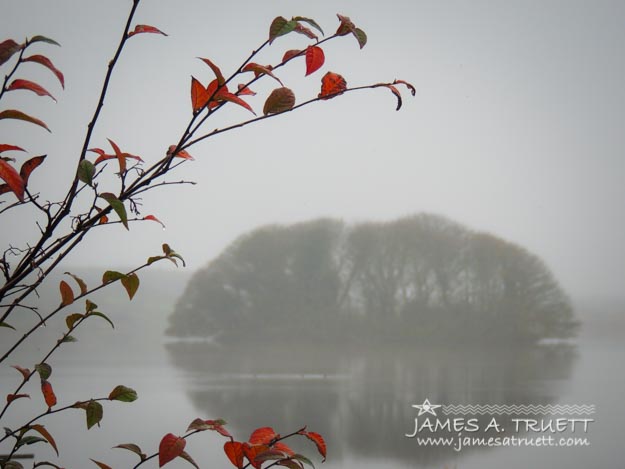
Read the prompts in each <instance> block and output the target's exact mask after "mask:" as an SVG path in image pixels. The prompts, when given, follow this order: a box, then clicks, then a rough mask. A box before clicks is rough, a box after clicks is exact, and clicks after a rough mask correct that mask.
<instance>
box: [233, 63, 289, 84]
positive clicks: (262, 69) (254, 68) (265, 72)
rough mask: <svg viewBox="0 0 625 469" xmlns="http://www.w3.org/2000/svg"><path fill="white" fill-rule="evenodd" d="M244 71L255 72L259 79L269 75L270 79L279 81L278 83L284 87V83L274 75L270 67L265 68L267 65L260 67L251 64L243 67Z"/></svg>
mask: <svg viewBox="0 0 625 469" xmlns="http://www.w3.org/2000/svg"><path fill="white" fill-rule="evenodd" d="M242 71H243V72H254V76H255V77H259V76H261V75H269V76H270V77H272V78H273V79H274V80H277V81H278V83H280V84H281V85H282V82H281V81H280V79H279V78H278V77H277V76H275V75H274V74H273V73H272V71H271V66H270V65H267V66H265V65H259V64H257V63H254V62H250V63H248V64H247V65H246V66H245V67H243V69H242Z"/></svg>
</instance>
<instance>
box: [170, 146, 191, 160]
mask: <svg viewBox="0 0 625 469" xmlns="http://www.w3.org/2000/svg"><path fill="white" fill-rule="evenodd" d="M175 149H176V145H170V146H169V148H168V149H167V156H172V155H171V154H172V152H173V151H174V150H175ZM174 158H182V159H183V160H191V161H194V160H195V158H193V157H192V156H191V155H190V154H189V152H187V150H178V151H177V152H176V154H175V155H174Z"/></svg>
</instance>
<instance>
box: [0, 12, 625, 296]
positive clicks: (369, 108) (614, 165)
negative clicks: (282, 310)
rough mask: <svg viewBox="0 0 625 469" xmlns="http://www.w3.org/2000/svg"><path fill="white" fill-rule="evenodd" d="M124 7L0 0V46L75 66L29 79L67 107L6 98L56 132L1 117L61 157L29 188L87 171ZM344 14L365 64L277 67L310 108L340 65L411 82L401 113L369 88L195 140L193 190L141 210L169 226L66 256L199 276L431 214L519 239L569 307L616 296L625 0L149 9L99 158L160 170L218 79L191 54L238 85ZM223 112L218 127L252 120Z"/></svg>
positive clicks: (99, 238)
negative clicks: (239, 258)
mask: <svg viewBox="0 0 625 469" xmlns="http://www.w3.org/2000/svg"><path fill="white" fill-rule="evenodd" d="M130 4H131V2H130V1H129V0H123V1H122V0H108V1H106V2H102V1H95V0H74V1H70V0H60V1H54V2H50V1H43V0H41V1H30V0H24V1H20V2H6V3H5V4H4V5H3V9H2V10H3V12H2V18H1V19H0V23H1V24H2V29H1V30H2V36H3V37H2V38H0V40H3V39H5V38H14V39H16V40H20V39H21V38H24V37H26V36H32V35H35V34H44V35H46V36H50V37H52V38H54V39H56V40H57V41H59V42H60V43H61V44H62V46H63V47H62V48H60V49H59V48H54V47H50V46H45V47H44V46H41V47H38V48H37V49H36V51H37V53H44V54H46V55H48V56H49V57H50V58H51V59H52V60H53V62H54V63H55V64H56V65H57V66H58V67H59V68H60V69H62V70H63V72H64V73H65V77H66V89H65V91H62V90H61V89H60V86H59V85H58V83H57V82H55V81H54V78H53V77H52V75H51V74H50V73H48V72H47V71H45V70H43V71H42V70H39V69H38V68H37V67H35V66H32V65H31V66H29V68H26V67H25V68H24V70H23V73H22V74H21V75H20V76H23V77H24V78H28V79H33V80H35V81H39V82H40V83H41V84H42V85H43V86H45V87H46V88H48V89H49V90H50V91H51V92H52V93H53V94H54V95H55V96H56V97H57V99H58V101H59V102H58V103H57V104H54V103H53V102H52V101H51V100H49V99H47V98H38V97H36V96H34V95H31V94H27V93H26V92H14V93H11V94H10V95H9V96H7V99H6V101H5V100H4V99H3V101H4V102H3V103H0V106H1V108H2V109H6V108H19V109H22V110H24V111H26V112H30V113H31V114H33V115H35V116H37V117H39V118H41V119H43V120H45V121H46V122H47V123H48V125H49V126H50V128H51V129H52V131H53V133H52V134H48V133H47V132H45V131H43V130H41V129H39V128H36V127H35V126H30V125H27V124H24V123H13V122H7V121H3V122H2V125H0V141H1V142H2V143H12V144H17V145H20V146H23V147H25V148H27V149H28V150H29V152H30V154H31V155H37V154H41V153H47V154H48V155H49V159H48V161H47V164H46V166H45V167H44V168H45V169H39V170H38V172H36V173H34V175H33V178H32V180H31V181H32V182H31V184H33V185H34V184H37V185H38V186H39V187H43V186H47V187H48V188H49V189H48V190H49V192H48V194H50V195H49V198H51V199H55V198H57V197H60V196H61V194H64V193H65V189H64V187H65V184H66V183H67V181H68V178H69V177H70V176H71V175H72V174H73V172H74V165H75V163H74V162H75V160H76V157H77V155H78V153H79V151H80V148H81V146H82V141H83V138H84V133H85V130H86V125H87V122H88V120H89V119H90V116H91V115H92V113H93V110H94V107H95V103H96V100H97V96H98V93H99V89H100V86H101V83H102V79H103V77H104V73H105V71H106V65H107V62H108V60H109V59H110V57H111V56H112V53H113V51H114V49H115V47H116V45H117V43H118V40H119V35H120V33H121V31H122V28H123V25H124V21H125V17H126V14H127V10H128V8H129V7H130ZM336 13H341V14H344V15H348V16H350V17H351V18H352V20H353V21H354V22H355V23H356V25H357V26H359V27H361V28H362V29H363V30H365V31H366V32H367V34H368V36H369V43H368V44H367V46H366V47H365V48H364V49H363V50H362V51H361V50H359V49H358V45H357V43H356V41H355V40H354V39H353V38H352V37H345V38H342V40H339V41H335V42H332V43H330V44H327V46H324V49H325V53H326V65H325V66H324V67H323V68H322V69H321V70H320V71H318V72H316V73H315V74H313V75H311V76H309V77H307V78H304V64H303V62H302V61H299V62H297V63H292V64H291V65H290V66H289V67H288V68H287V69H284V70H281V71H280V74H279V76H280V77H281V78H282V80H283V81H284V83H285V85H286V86H288V87H290V88H292V89H293V90H294V91H295V94H296V96H297V98H298V101H303V100H305V99H308V98H309V97H313V96H316V94H317V93H318V92H319V86H320V79H321V77H322V76H323V74H324V73H325V72H326V71H328V70H332V71H334V72H338V73H340V74H342V75H343V76H344V77H345V78H346V80H347V83H348V85H351V86H355V85H361V84H369V83H376V82H379V81H390V80H393V79H394V78H402V79H405V80H408V81H410V82H412V83H413V84H414V85H415V87H416V88H417V95H416V97H415V98H410V97H409V94H408V93H407V92H406V91H404V107H403V109H402V110H401V111H400V112H395V104H396V102H395V99H394V97H393V96H392V95H391V93H390V92H388V91H387V90H384V89H376V90H368V91H365V92H362V93H359V94H350V95H347V96H343V97H340V98H337V99H333V100H331V101H327V102H322V103H317V104H314V105H313V106H312V107H309V108H307V109H303V110H301V111H298V112H297V113H289V114H287V115H284V116H279V117H277V118H275V119H269V120H266V121H263V122H261V123H259V124H255V125H254V126H250V127H247V128H244V129H240V130H238V131H235V132H232V133H229V134H224V135H221V136H218V137H217V138H214V139H211V140H208V141H206V142H204V143H201V144H199V145H197V146H196V147H194V148H192V149H191V150H190V152H191V153H192V154H193V155H194V156H195V157H196V161H195V162H192V163H190V164H187V165H185V166H183V167H181V168H180V169H179V170H178V171H177V172H176V174H175V175H174V176H172V177H170V178H168V179H169V180H178V179H187V180H194V181H196V182H197V183H198V184H197V185H196V186H185V187H169V188H164V189H163V190H160V191H157V192H154V193H152V194H151V195H149V194H148V195H147V196H146V198H145V199H144V200H143V203H144V206H143V214H144V215H147V214H154V215H156V216H157V217H158V218H160V219H161V220H162V221H163V222H164V223H165V224H166V225H167V229H166V230H165V231H163V230H162V229H161V228H160V227H159V226H158V225H157V224H155V223H149V222H146V223H143V224H140V225H139V224H135V225H133V226H132V227H131V231H130V232H129V233H128V232H126V231H125V230H124V229H123V228H121V227H120V226H119V225H116V226H111V227H108V228H107V229H105V230H101V231H100V233H99V234H97V235H94V236H93V237H92V238H91V239H90V240H89V241H88V242H87V243H86V244H84V245H83V246H82V247H81V248H80V250H79V251H78V252H77V253H76V254H75V255H74V256H73V257H72V258H71V259H69V260H68V263H70V264H81V265H85V264H93V263H98V264H102V265H104V266H106V267H107V268H120V267H123V266H129V265H134V264H139V263H141V262H142V261H143V260H145V259H146V258H147V257H148V256H150V255H155V254H158V253H159V250H160V245H161V243H163V242H168V243H170V244H171V245H172V246H173V247H174V248H175V249H176V250H177V251H178V252H180V253H181V254H182V255H183V256H184V257H185V259H186V260H187V261H188V263H189V268H190V269H197V268H199V267H201V266H202V265H204V264H205V263H206V262H207V261H209V260H210V259H212V258H213V257H215V256H216V255H218V254H219V252H220V251H221V249H223V248H224V247H225V246H227V245H228V244H229V243H230V242H231V241H232V240H233V239H235V238H236V237H237V236H238V235H239V234H241V233H243V232H245V231H247V230H249V229H251V228H254V227H256V226H258V225H261V224H267V223H291V222H295V221H302V220H308V219H311V218H315V217H321V216H330V217H337V218H342V219H344V220H346V221H350V222H352V221H353V222H355V221H361V220H369V219H375V220H388V219H393V218H396V217H399V216H403V215H408V214H412V213H417V212H422V211H426V212H434V213H439V214H442V215H445V216H448V217H450V218H452V219H454V220H456V221H459V222H461V223H463V224H466V225H468V226H469V227H471V228H473V229H476V230H485V231H489V232H492V233H494V234H496V235H498V236H501V237H503V238H505V239H508V240H511V241H514V242H517V243H520V244H522V245H524V246H525V247H527V248H528V249H529V250H531V251H532V252H534V253H536V254H538V255H539V256H541V257H542V258H543V259H544V260H545V261H546V262H547V264H548V265H549V266H550V267H551V268H552V270H553V271H554V273H555V274H556V276H557V277H558V278H559V280H560V281H561V283H562V284H563V286H564V287H565V289H566V290H568V291H569V293H570V294H571V295H572V296H573V297H581V296H587V295H603V296H605V295H610V296H612V295H617V294H620V293H621V292H622V291H623V287H622V284H623V279H625V246H624V244H623V241H624V240H625V208H624V206H623V199H624V195H625V188H624V187H623V186H624V185H623V179H624V174H625V160H624V158H623V154H622V153H623V149H624V148H625V128H624V125H625V87H624V84H625V54H624V52H625V47H624V46H625V23H624V19H625V2H622V1H592V2H591V1H575V0H562V1H555V0H553V1H550V0H540V1H533V0H523V1H505V2H503V1H502V2H497V1H492V0H491V1H481V0H465V1H451V0H428V1H413V0H411V1H407V0H406V1H394V0H390V1H386V2H379V1H375V2H374V1H369V0H358V1H355V0H354V1H349V0H332V1H330V0H315V1H314V2H311V1H308V2H306V1H302V0H266V1H263V2H259V1H258V0H241V1H232V2H209V1H206V0H204V1H200V0H184V1H155V0H143V1H142V4H141V6H140V8H139V10H138V13H137V15H136V18H135V23H142V24H151V25H154V26H156V27H158V28H160V29H162V30H163V31H165V32H167V33H168V34H169V37H163V36H158V35H147V34H146V35H140V36H137V37H135V38H134V39H133V40H132V41H130V42H129V43H128V47H127V49H126V51H125V53H124V56H123V57H122V59H121V61H120V63H119V68H118V70H117V73H116V75H115V76H114V78H113V81H112V84H111V88H110V92H109V96H108V99H107V101H106V104H105V108H104V110H103V114H102V118H101V120H100V122H99V125H98V127H97V129H96V131H95V133H94V138H93V140H92V142H91V146H95V147H102V148H105V149H107V150H109V147H108V146H107V145H108V144H107V142H106V138H107V137H108V138H112V139H113V140H115V141H116V142H117V143H118V144H119V145H120V146H121V147H122V149H124V150H125V151H128V152H131V153H134V154H139V155H141V156H142V157H143V158H144V159H145V160H146V161H148V162H149V161H154V160H156V159H157V158H160V157H161V155H162V154H163V153H164V151H165V149H166V148H167V147H168V146H169V145H170V144H172V143H175V142H176V141H177V140H178V138H179V136H180V134H181V132H182V131H183V130H184V128H185V127H186V123H187V121H188V119H189V118H190V117H191V105H190V98H189V84H190V76H191V75H193V76H195V77H197V78H198V79H200V80H201V81H202V82H204V83H206V82H208V81H209V80H210V79H212V78H213V76H212V75H211V71H210V69H209V68H208V67H206V66H205V65H203V64H202V63H201V62H200V61H199V60H197V59H196V57H198V56H202V57H208V58H210V59H211V60H213V61H214V62H215V63H217V64H218V65H219V66H220V67H221V69H222V70H223V71H224V73H225V74H228V73H229V72H231V71H232V70H234V69H235V68H236V67H238V66H239V65H240V63H241V61H242V60H243V59H244V58H245V57H247V56H248V55H249V53H250V52H251V50H252V49H254V48H255V47H257V46H258V45H260V44H261V43H262V42H263V41H264V40H265V39H266V37H267V34H268V27H269V24H270V23H271V20H272V19H273V18H274V17H275V16H278V15H282V16H285V17H291V16H295V15H302V16H308V17H311V18H314V19H315V20H317V21H318V22H319V23H320V24H321V26H322V27H324V29H325V31H326V33H331V32H333V31H334V30H335V29H336V26H337V24H338V21H337V19H336V16H335V14H336ZM307 43H308V41H307V39H306V38H305V37H303V36H300V35H296V34H292V35H288V36H285V37H282V38H279V39H277V40H276V41H275V42H274V44H273V45H272V46H271V48H269V49H268V50H267V51H266V52H265V55H263V56H261V58H259V60H258V61H259V62H261V63H265V64H268V63H276V62H278V61H279V59H280V57H281V56H282V54H283V53H284V51H285V50H287V49H293V48H303V47H305V45H306V44H307ZM3 73H4V69H3ZM276 85H277V83H276V82H272V80H270V79H267V80H265V81H263V82H262V84H259V85H258V86H256V87H255V91H257V92H258V95H257V96H256V97H253V98H249V99H248V102H249V103H250V104H251V105H252V106H253V107H254V108H255V109H256V110H257V112H258V113H261V112H262V105H263V102H264V99H265V97H266V96H267V94H268V92H269V91H270V90H271V89H272V88H274V87H275V86H276ZM229 107H230V108H231V109H229V110H228V111H227V112H224V113H223V116H222V118H221V119H218V120H216V121H215V122H213V123H211V124H210V125H209V126H208V127H207V130H211V129H213V128H216V127H223V126H225V125H227V124H228V123H234V122H237V121H239V120H242V119H247V118H248V117H250V116H251V114H249V113H248V111H246V110H244V109H243V108H240V107H238V106H234V105H231V106H229ZM220 114H221V113H220ZM12 156H13V155H12ZM14 156H17V157H18V158H23V157H22V156H21V155H14ZM18 161H21V160H18ZM44 192H45V191H44ZM4 197H5V198H6V197H7V196H4ZM11 217H12V220H11V223H8V222H7V218H6V217H5V218H2V219H1V223H2V227H1V228H0V231H1V232H0V240H2V245H6V244H7V242H8V241H7V240H8V239H12V240H14V241H15V239H16V236H23V235H26V234H28V233H30V231H25V230H24V228H23V226H24V225H20V224H19V222H25V221H26V220H27V217H28V214H27V213H24V215H23V216H22V219H20V220H19V222H18V220H17V218H18V216H17V212H15V211H13V212H12V215H11ZM13 220H15V222H13ZM9 225H10V226H9ZM14 244H15V243H14Z"/></svg>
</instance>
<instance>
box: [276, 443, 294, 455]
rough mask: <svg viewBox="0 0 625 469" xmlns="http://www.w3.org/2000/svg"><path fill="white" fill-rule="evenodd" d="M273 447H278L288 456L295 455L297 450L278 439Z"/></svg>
mask: <svg viewBox="0 0 625 469" xmlns="http://www.w3.org/2000/svg"><path fill="white" fill-rule="evenodd" d="M272 447H273V449H277V450H278V451H282V452H283V453H284V454H287V455H288V456H293V455H294V454H295V451H293V450H292V449H291V448H290V447H288V446H287V445H285V444H284V443H282V442H281V441H278V442H277V443H276V444H274V445H273V446H272Z"/></svg>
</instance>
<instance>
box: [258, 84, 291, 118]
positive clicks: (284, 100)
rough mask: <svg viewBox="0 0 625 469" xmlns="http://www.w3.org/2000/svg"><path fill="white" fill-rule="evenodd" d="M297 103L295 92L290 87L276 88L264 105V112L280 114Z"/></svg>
mask: <svg viewBox="0 0 625 469" xmlns="http://www.w3.org/2000/svg"><path fill="white" fill-rule="evenodd" d="M294 105H295V94H293V91H291V90H290V89H289V88H285V87H282V88H276V89H275V90H273V91H272V92H271V94H270V95H269V97H267V100H266V101H265V106H264V107H263V114H265V115H267V114H279V113H281V112H284V111H288V110H290V109H292V108H293V106H294Z"/></svg>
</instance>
